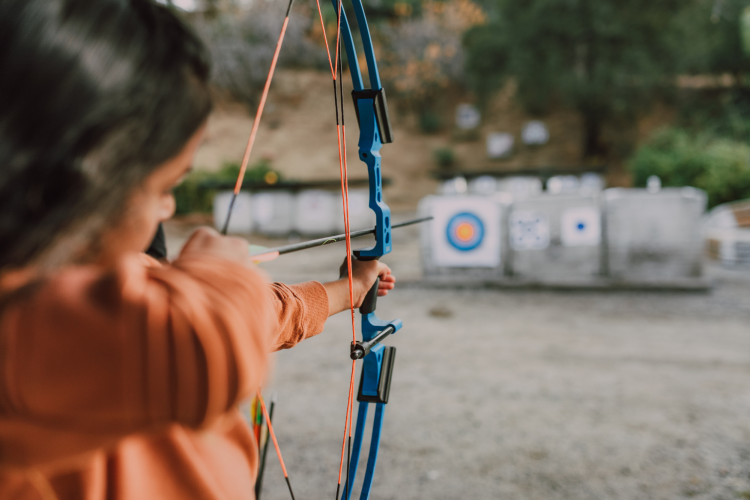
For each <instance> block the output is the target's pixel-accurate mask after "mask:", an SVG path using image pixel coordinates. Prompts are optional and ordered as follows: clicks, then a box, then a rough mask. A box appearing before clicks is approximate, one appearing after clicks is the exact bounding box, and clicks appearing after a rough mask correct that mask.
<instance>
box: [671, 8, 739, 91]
mask: <svg viewBox="0 0 750 500" xmlns="http://www.w3.org/2000/svg"><path fill="white" fill-rule="evenodd" d="M748 7H750V0H692V1H690V2H686V3H685V8H684V9H682V12H681V14H680V16H679V23H680V24H682V25H683V26H685V28H686V31H687V32H688V36H685V37H684V38H683V40H682V43H681V49H682V50H681V52H680V56H681V57H682V58H683V60H684V61H683V62H684V64H685V69H686V71H688V72H690V73H695V74H706V73H710V74H714V75H720V74H730V75H733V76H734V77H736V78H738V79H742V78H743V74H745V73H748V72H749V71H750V53H748V52H747V51H746V50H745V48H744V47H743V43H745V42H743V38H744V37H747V34H746V33H745V30H746V29H747V26H745V27H744V29H743V25H746V23H747V21H748V20H749V19H748V18H747V15H748V12H747V8H748Z"/></svg>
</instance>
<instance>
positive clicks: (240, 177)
mask: <svg viewBox="0 0 750 500" xmlns="http://www.w3.org/2000/svg"><path fill="white" fill-rule="evenodd" d="M293 3H294V0H289V5H288V6H287V8H286V15H285V16H284V24H282V26H281V33H280V34H279V40H278V41H277V42H276V50H274V53H273V59H272V60H271V68H270V69H269V70H268V76H267V77H266V83H265V85H264V86H263V93H262V94H261V97H260V103H259V104H258V111H257V112H256V113H255V120H253V128H252V129H251V130H250V137H249V138H248V140H247V146H245V154H244V155H242V164H241V165H240V173H239V174H238V175H237V182H236V183H235V184H234V191H233V192H232V199H231V201H230V202H229V209H228V210H227V218H226V219H225V220H224V227H222V229H221V234H227V231H228V230H229V220H230V219H231V217H232V209H233V208H234V203H235V201H237V196H238V195H239V194H240V190H241V189H242V183H243V182H244V180H245V172H246V171H247V164H248V162H249V161H250V153H251V152H252V151H253V145H254V144H255V136H256V135H257V133H258V128H259V127H260V118H261V116H263V109H264V108H265V107H266V99H267V98H268V91H269V90H270V88H271V80H273V73H274V71H276V63H277V62H278V60H279V53H280V52H281V45H282V44H283V43H284V35H285V34H286V28H287V26H288V25H289V13H290V12H291V11H292V4H293Z"/></svg>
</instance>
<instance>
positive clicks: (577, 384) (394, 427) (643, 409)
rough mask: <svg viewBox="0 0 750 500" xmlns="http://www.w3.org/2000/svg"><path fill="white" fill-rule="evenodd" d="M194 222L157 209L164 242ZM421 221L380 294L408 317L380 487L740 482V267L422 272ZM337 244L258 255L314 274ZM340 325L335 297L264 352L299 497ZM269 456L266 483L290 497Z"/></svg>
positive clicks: (698, 495) (603, 495) (416, 491)
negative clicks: (686, 280) (508, 282)
mask: <svg viewBox="0 0 750 500" xmlns="http://www.w3.org/2000/svg"><path fill="white" fill-rule="evenodd" d="M402 215H403V217H402V218H406V217H407V216H408V214H402ZM394 220H395V221H397V220H398V218H397V217H394ZM189 229H190V228H189V227H188V226H186V225H179V224H172V225H170V226H169V227H168V235H169V245H170V249H171V250H172V251H173V252H175V251H176V250H177V249H178V248H179V246H180V245H181V244H182V242H183V241H184V238H185V236H186V234H187V233H188V231H189ZM416 235H417V232H416V230H414V229H409V230H404V231H402V232H398V233H396V235H395V238H397V239H396V240H395V241H394V247H395V249H396V250H395V251H394V252H393V254H391V255H390V256H388V257H387V262H388V263H389V264H390V265H391V266H392V267H393V269H394V272H395V273H396V275H397V277H398V278H400V279H401V287H400V288H397V290H396V291H394V292H393V294H392V295H391V296H389V297H387V298H386V299H383V300H381V301H380V304H379V314H380V316H381V317H384V318H392V317H396V316H398V317H400V318H402V319H403V321H404V328H403V329H402V330H401V331H399V332H398V333H397V334H396V335H395V336H394V337H393V338H391V339H390V340H389V341H388V342H387V343H388V344H390V345H394V346H397V348H398V356H397V358H398V359H397V361H396V365H395V370H394V378H393V386H392V389H391V401H390V403H389V404H388V406H387V411H386V415H385V424H384V432H383V439H382V446H381V452H380V459H379V462H378V467H377V472H376V477H375V484H374V488H373V493H372V498H373V499H375V500H379V499H396V498H398V499H400V500H408V499H434V500H442V499H446V500H449V499H450V500H454V499H469V498H470V499H524V500H526V499H528V500H535V499H540V500H541V499H545V500H550V499H553V500H554V499H566V500H567V499H569V500H585V499H592V500H593V499H597V500H601V499H636V498H637V499H678V498H694V499H727V500H728V499H737V498H750V418H749V417H750V393H749V392H748V385H749V384H748V380H749V378H750V272H748V271H744V272H742V271H727V270H723V269H718V268H715V267H709V269H708V272H709V274H710V276H711V277H712V278H713V280H714V282H715V287H714V289H713V290H712V291H711V292H710V293H664V292H662V293H657V292H649V293H637V292H617V293H606V292H605V293H602V292H601V291H599V292H585V291H577V292H559V291H558V292H545V291H530V290H529V291H523V290H514V291H507V290H506V291H503V290H431V289H428V288H423V287H421V286H419V277H420V270H419V248H418V242H417V239H416ZM254 242H256V243H260V244H264V243H265V244H268V245H270V244H274V243H277V244H278V243H279V242H278V241H276V242H274V241H262V240H257V239H255V240H254ZM343 256H344V248H343V246H341V245H339V246H331V247H324V248H320V249H316V250H313V251H308V252H302V253H299V254H293V255H289V256H286V257H282V258H281V259H279V260H277V261H275V262H272V263H268V264H265V265H264V267H265V269H266V271H267V272H268V273H269V275H270V276H271V277H272V278H273V279H275V280H284V281H287V282H298V281H303V280H307V279H317V280H321V281H324V280H329V279H333V278H335V275H336V268H337V267H338V264H339V262H340V260H341V259H342V258H343ZM350 338H351V331H350V329H348V327H347V317H346V315H345V314H342V315H339V316H338V317H334V318H332V319H331V320H329V322H328V324H327V326H326V329H325V331H324V332H323V333H322V334H321V335H319V336H317V337H315V338H312V339H309V340H307V341H305V342H303V343H302V344H300V345H299V346H297V347H295V348H294V349H291V350H289V351H284V352H280V353H278V354H276V355H275V367H274V370H273V374H272V376H271V380H270V382H269V384H268V387H267V390H266V392H267V394H270V393H271V392H272V391H275V392H276V393H277V394H278V404H277V407H276V418H275V426H276V428H277V433H278V437H279V444H280V446H281V449H282V452H283V454H284V458H285V461H286V464H287V468H288V470H289V474H290V478H291V482H292V484H293V486H294V488H295V493H296V497H297V498H298V499H301V500H304V499H324V498H327V499H331V498H333V497H334V493H335V490H336V477H337V472H338V458H339V452H340V449H341V438H342V433H343V427H344V416H345V407H346V396H347V387H348V376H349V370H350V364H349V360H348V344H349V342H350ZM269 458H270V459H269V467H268V471H267V476H266V479H265V485H264V491H263V495H262V498H263V499H264V500H275V499H282V500H285V499H288V498H289V496H288V492H287V491H286V486H285V483H284V481H283V476H282V474H281V470H280V467H279V465H278V462H277V461H276V458H275V456H271V457H269ZM361 467H364V463H363V464H362V466H361ZM360 470H362V469H360ZM358 486H359V484H357V487H356V488H355V491H357V488H358Z"/></svg>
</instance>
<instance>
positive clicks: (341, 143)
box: [315, 0, 357, 499]
mask: <svg viewBox="0 0 750 500" xmlns="http://www.w3.org/2000/svg"><path fill="white" fill-rule="evenodd" d="M315 3H316V5H317V7H318V17H319V19H320V26H321V29H322V31H323V40H324V42H325V47H326V53H327V55H328V64H329V66H330V69H331V78H332V83H333V101H334V107H335V114H336V140H337V142H338V153H339V176H340V179H341V201H342V205H343V207H342V208H343V213H344V235H345V241H346V267H347V275H348V281H349V309H350V311H351V319H352V343H356V342H357V328H356V319H355V314H354V284H353V281H352V247H351V227H350V225H349V169H348V165H347V158H346V157H347V155H346V127H345V121H344V90H343V80H342V78H341V73H342V69H343V64H342V56H341V19H342V17H343V16H342V15H341V14H342V9H343V3H342V1H341V0H338V2H337V8H336V46H335V52H334V57H333V58H331V51H330V48H329V45H328V36H327V35H326V28H325V22H324V21H323V11H322V9H321V8H320V0H315ZM337 78H338V80H339V89H338V90H339V93H338V95H337V89H336V80H337ZM339 98H340V99H339ZM339 113H340V114H341V121H340V122H339ZM355 368H356V360H352V370H351V376H350V377H349V395H348V400H347V404H346V419H345V422H344V438H343V440H342V443H341V458H340V460H339V474H338V483H337V487H336V499H338V496H339V492H340V490H341V475H342V473H343V466H344V457H345V456H346V451H347V446H346V445H347V441H348V442H349V446H348V450H349V454H350V455H351V439H352V422H353V418H352V417H353V415H352V414H353V400H354V381H355V378H356V377H355ZM346 468H347V474H346V485H347V486H346V490H347V491H346V498H347V499H348V498H349V486H348V484H349V460H347V464H346Z"/></svg>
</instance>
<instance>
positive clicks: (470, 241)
mask: <svg viewBox="0 0 750 500" xmlns="http://www.w3.org/2000/svg"><path fill="white" fill-rule="evenodd" d="M445 235H446V237H447V238H448V243H450V244H451V246H452V247H453V248H455V249H456V250H461V251H462V252H468V251H470V250H474V249H475V248H476V247H478V246H479V245H481V244H482V240H483V239H484V224H482V221H481V220H480V219H479V217H477V216H476V215H474V214H471V213H468V212H464V213H460V214H457V215H454V216H453V217H451V220H450V221H449V222H448V226H447V227H446V230H445Z"/></svg>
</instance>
